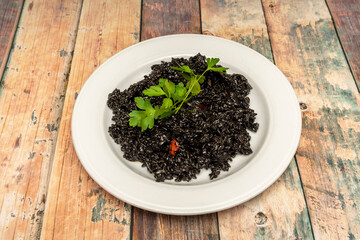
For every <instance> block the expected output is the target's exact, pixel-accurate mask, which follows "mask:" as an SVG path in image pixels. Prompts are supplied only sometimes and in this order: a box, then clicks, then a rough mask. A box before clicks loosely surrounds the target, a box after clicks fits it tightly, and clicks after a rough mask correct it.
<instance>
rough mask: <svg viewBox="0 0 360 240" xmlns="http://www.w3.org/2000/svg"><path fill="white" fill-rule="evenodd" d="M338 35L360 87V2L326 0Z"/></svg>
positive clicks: (354, 0) (352, 0) (359, 87)
mask: <svg viewBox="0 0 360 240" xmlns="http://www.w3.org/2000/svg"><path fill="white" fill-rule="evenodd" d="M327 4H328V7H329V9H330V12H331V15H332V17H333V20H334V22H335V26H336V29H337V33H338V36H339V38H340V40H341V44H342V46H343V48H344V50H345V54H346V57H347V59H348V62H349V64H350V67H351V70H352V72H353V75H354V77H355V80H356V83H357V86H358V89H360V65H359V62H360V50H359V49H360V4H359V1H357V0H343V1H336V0H327Z"/></svg>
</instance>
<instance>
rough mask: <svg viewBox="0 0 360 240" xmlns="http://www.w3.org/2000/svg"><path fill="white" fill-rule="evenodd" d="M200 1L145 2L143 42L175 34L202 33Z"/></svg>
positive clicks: (142, 27)
mask: <svg viewBox="0 0 360 240" xmlns="http://www.w3.org/2000/svg"><path fill="white" fill-rule="evenodd" d="M200 31H201V26H200V12H199V1H195V0H171V1H165V0H145V1H143V9H142V22H141V40H146V39H149V38H153V37H159V36H164V35H169V34H175V33H200Z"/></svg>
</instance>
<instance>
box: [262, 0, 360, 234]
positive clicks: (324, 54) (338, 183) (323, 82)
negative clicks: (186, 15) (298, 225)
mask: <svg viewBox="0 0 360 240" xmlns="http://www.w3.org/2000/svg"><path fill="white" fill-rule="evenodd" d="M263 6H264V10H265V13H266V14H265V16H266V20H267V24H268V29H269V34H270V39H271V43H272V49H273V54H274V58H275V63H276V65H277V66H278V67H279V68H280V69H281V70H282V71H283V72H284V74H285V75H286V76H287V77H288V79H289V80H290V82H291V83H292V86H293V87H294V88H295V91H296V94H297V96H298V98H299V100H300V101H301V102H303V109H304V111H303V115H302V116H303V130H302V137H301V140H300V145H299V148H298V151H297V155H296V156H297V161H298V165H299V169H300V175H301V179H302V182H303V186H304V192H305V195H306V199H307V203H308V207H309V212H310V217H311V222H312V226H313V231H314V235H315V238H316V239H360V214H359V213H360V194H359V192H360V188H359V186H360V185H359V181H360V175H359V173H360V160H359V159H360V152H359V149H360V143H359V139H360V124H359V123H360V117H359V116H360V107H359V106H360V96H359V93H358V91H357V89H356V85H355V82H354V79H353V76H352V74H351V72H350V69H349V67H348V65H347V62H346V59H345V55H344V53H343V51H342V49H341V45H340V42H339V39H338V38H337V35H336V32H335V29H334V25H333V22H332V19H331V16H330V13H329V11H328V8H327V6H326V4H325V2H324V1H322V0H304V1H297V0H291V1H273V0H264V1H263Z"/></svg>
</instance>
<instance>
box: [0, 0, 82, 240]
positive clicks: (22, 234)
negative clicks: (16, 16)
mask: <svg viewBox="0 0 360 240" xmlns="http://www.w3.org/2000/svg"><path fill="white" fill-rule="evenodd" d="M80 7H81V2H80V1H66V2H64V1H60V0H46V1H45V0H44V1H41V0H39V1H36V2H33V1H27V2H26V3H25V4H24V8H23V12H22V14H21V19H20V20H19V26H18V29H17V33H16V37H15V39H14V43H13V48H12V50H11V53H10V58H9V61H8V65H7V70H5V72H4V76H3V86H1V88H0V142H1V148H0V178H1V183H0V239H36V238H38V237H39V234H40V229H41V225H42V217H43V213H44V205H45V201H46V190H47V185H48V176H49V169H50V167H51V163H52V157H53V151H54V146H55V143H56V138H57V129H58V121H59V117H60V114H61V109H62V106H63V94H64V89H65V87H66V82H67V78H66V76H67V73H68V71H69V67H70V62H71V52H72V50H73V47H74V39H75V37H74V36H75V33H76V29H77V23H78V19H79V11H80Z"/></svg>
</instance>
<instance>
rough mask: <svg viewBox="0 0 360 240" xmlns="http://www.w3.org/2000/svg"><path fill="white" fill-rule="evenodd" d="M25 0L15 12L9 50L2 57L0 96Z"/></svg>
mask: <svg viewBox="0 0 360 240" xmlns="http://www.w3.org/2000/svg"><path fill="white" fill-rule="evenodd" d="M25 1H26V0H24V1H22V5H21V6H20V7H19V9H20V11H19V13H18V14H17V16H16V20H15V24H14V25H16V27H15V28H14V30H13V32H12V33H11V35H12V36H10V39H11V40H10V41H9V42H11V47H10V48H9V50H8V51H7V52H6V53H5V56H6V58H4V60H5V59H6V61H4V62H5V64H4V69H2V70H1V66H0V71H2V72H0V74H1V78H0V96H1V92H2V87H3V86H4V84H5V77H6V74H7V72H8V67H7V66H8V65H9V62H10V61H11V57H10V56H11V55H12V54H13V52H14V47H15V44H14V43H15V42H16V39H17V35H18V29H19V24H20V22H21V18H22V15H23V12H24V6H25Z"/></svg>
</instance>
